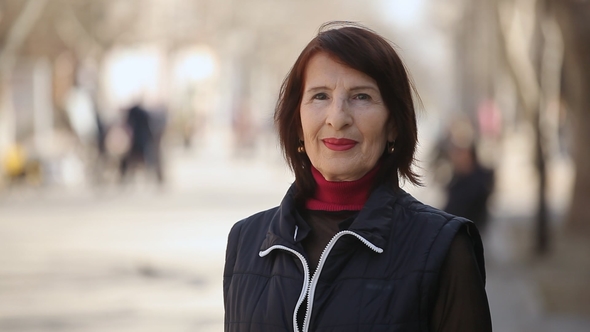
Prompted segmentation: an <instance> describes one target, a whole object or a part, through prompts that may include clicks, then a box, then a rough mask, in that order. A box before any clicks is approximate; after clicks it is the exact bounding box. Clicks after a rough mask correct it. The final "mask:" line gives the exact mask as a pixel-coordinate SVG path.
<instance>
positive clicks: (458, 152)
mask: <svg viewBox="0 0 590 332" xmlns="http://www.w3.org/2000/svg"><path fill="white" fill-rule="evenodd" d="M448 154H449V159H450V161H451V165H452V169H453V176H452V178H451V181H450V182H449V184H448V185H447V188H446V191H447V203H446V205H445V207H444V210H445V211H446V212H448V213H451V214H454V215H457V216H461V217H464V218H467V219H469V220H472V221H473V222H474V223H475V224H476V225H477V228H478V229H479V230H480V232H484V231H485V228H486V225H487V221H488V200H489V198H490V196H491V194H492V192H493V189H494V172H493V171H492V170H491V169H488V168H486V167H483V166H482V165H481V164H480V162H479V160H478V158H477V152H476V149H475V145H473V144H467V145H461V144H457V143H456V142H451V143H450V144H449V152H448Z"/></svg>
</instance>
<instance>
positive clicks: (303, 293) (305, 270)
mask: <svg viewBox="0 0 590 332" xmlns="http://www.w3.org/2000/svg"><path fill="white" fill-rule="evenodd" d="M275 249H282V250H286V251H288V252H290V253H292V254H294V255H295V256H297V257H298V258H299V259H300V260H301V264H302V265H303V274H304V275H305V278H303V286H302V288H301V294H300V295H299V299H298V300H297V305H296V306H295V311H294V312H293V331H296V332H299V327H298V326H297V311H299V307H301V304H302V303H303V300H305V296H306V295H307V289H308V288H309V264H307V261H306V260H305V257H303V255H302V254H300V253H298V252H297V251H295V250H293V249H291V248H287V247H285V246H282V245H274V246H272V247H270V248H268V249H266V250H265V251H261V252H259V253H258V255H259V256H260V257H264V256H266V255H268V254H269V253H270V252H271V251H273V250H275Z"/></svg>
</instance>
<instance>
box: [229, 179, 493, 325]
mask: <svg viewBox="0 0 590 332" xmlns="http://www.w3.org/2000/svg"><path fill="white" fill-rule="evenodd" d="M293 193H294V187H291V189H290V190H289V192H288V193H287V195H286V196H285V198H284V199H283V201H282V202H281V205H280V206H279V207H276V208H273V209H270V210H267V211H264V212H260V213H258V214H256V215H253V216H251V217H249V218H247V219H244V220H242V221H240V222H238V223H236V224H235V225H234V227H233V228H232V230H231V232H230V234H229V240H228V247H227V252H226V263H225V270H224V278H223V290H224V302H225V330H226V331H299V328H298V323H299V326H303V331H317V332H319V331H339V332H346V331H375V332H376V331H428V327H429V319H430V313H431V311H432V307H433V303H434V300H435V295H436V292H437V280H438V275H439V270H440V267H441V265H442V264H443V262H444V259H445V256H446V253H447V250H448V248H449V246H450V244H451V241H452V240H453V238H454V236H455V234H456V233H457V231H458V230H459V229H460V228H461V227H462V226H464V225H467V227H468V228H469V232H470V234H471V236H472V238H473V243H474V246H475V248H474V250H475V254H476V258H477V261H478V265H479V270H480V271H481V274H482V278H484V280H485V271H484V261H483V248H482V245H481V240H480V238H479V234H478V233H477V230H476V229H475V227H472V223H471V222H470V221H468V220H466V219H463V218H458V217H455V216H452V215H450V214H447V213H445V212H442V211H439V210H436V209H434V208H432V207H429V206H426V205H424V204H422V203H420V202H418V201H417V200H415V199H414V198H413V197H412V196H411V195H409V194H407V193H405V192H404V191H403V190H398V191H394V190H393V189H390V188H387V187H385V186H381V187H379V188H377V189H376V190H375V191H374V192H373V193H372V194H371V196H370V197H369V199H368V201H367V202H366V204H365V206H364V208H363V209H362V210H361V211H360V213H359V215H358V216H357V218H356V219H355V220H354V222H353V223H352V224H351V226H350V227H349V229H348V230H346V231H341V232H339V233H338V234H336V235H335V237H334V238H333V239H332V240H331V241H330V243H329V244H328V246H327V247H326V250H325V251H324V253H323V254H322V257H321V258H320V262H319V264H318V268H317V270H316V271H319V273H315V274H314V271H309V268H308V264H307V261H306V258H305V253H304V251H303V248H302V246H301V244H300V242H301V240H302V239H303V237H304V236H305V234H304V233H300V232H298V227H297V218H300V217H299V214H298V213H297V210H296V209H295V206H294V201H293ZM312 275H313V276H312ZM309 298H311V299H313V300H312V301H311V302H310V304H308V305H307V313H306V314H305V318H304V320H303V322H297V311H298V309H299V308H300V307H301V306H302V305H303V306H304V307H305V306H306V303H307V302H306V301H307V299H309Z"/></svg>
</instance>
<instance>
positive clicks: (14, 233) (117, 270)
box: [0, 151, 588, 332]
mask: <svg viewBox="0 0 590 332" xmlns="http://www.w3.org/2000/svg"><path fill="white" fill-rule="evenodd" d="M169 159H170V160H168V163H167V166H168V172H167V173H168V174H169V177H168V181H167V183H166V185H165V186H163V187H162V188H158V187H157V186H155V185H154V184H151V183H143V182H139V181H137V182H135V183H134V182H132V183H130V184H129V185H128V186H127V187H125V188H123V189H121V188H117V187H112V186H106V187H105V188H101V189H92V190H90V189H84V188H77V189H67V190H66V189H63V188H61V189H60V188H51V189H49V188H46V189H45V190H41V191H32V190H16V191H13V192H11V193H9V194H6V193H5V194H3V196H2V197H0V331H82V332H85V331H205V332H206V331H222V330H223V308H222V290H221V275H222V269H223V260H224V250H225V244H226V236H227V233H228V231H229V229H230V227H231V225H232V224H233V223H234V222H236V221H237V220H239V219H241V218H243V217H246V216H248V215H250V214H252V213H255V212H257V211H260V210H262V209H266V208H270V207H272V206H274V205H276V204H278V203H279V202H280V200H281V198H282V196H283V194H284V192H285V190H286V189H287V187H288V186H289V184H290V181H291V175H290V174H289V172H288V171H287V170H286V168H285V167H284V166H283V164H282V163H281V161H280V160H277V159H276V158H275V159H272V160H271V161H269V162H262V161H252V160H248V159H232V158H217V159H205V158H202V157H199V156H198V154H196V153H190V152H188V153H184V152H183V151H175V152H174V153H170V154H169ZM501 246H502V245H501V244H500V245H496V247H501ZM492 247H493V246H492ZM493 255H494V254H493ZM495 255H496V256H498V255H499V256H500V258H494V257H492V258H491V259H490V260H489V264H488V293H489V298H490V303H491V307H492V314H493V319H494V326H495V330H496V331H586V330H587V326H588V325H587V324H588V322H587V321H584V320H581V319H577V318H573V317H562V316H556V315H546V314H544V312H543V308H542V306H541V305H540V303H539V298H538V294H537V293H536V289H535V288H534V287H533V286H532V285H531V283H530V282H529V280H528V279H527V273H526V270H524V269H525V268H524V267H519V266H517V265H516V266H515V265H514V264H512V263H510V262H507V261H505V260H503V259H502V258H501V257H502V254H501V253H500V254H495ZM583 327H586V329H584V328H583Z"/></svg>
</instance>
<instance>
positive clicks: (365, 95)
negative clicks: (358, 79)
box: [354, 93, 371, 100]
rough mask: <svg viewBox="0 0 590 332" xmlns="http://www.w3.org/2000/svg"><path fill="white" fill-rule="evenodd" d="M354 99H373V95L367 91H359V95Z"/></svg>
mask: <svg viewBox="0 0 590 332" xmlns="http://www.w3.org/2000/svg"><path fill="white" fill-rule="evenodd" d="M354 99H358V100H371V96H369V95H368V94H366V93H359V94H358V95H356V96H354Z"/></svg>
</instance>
